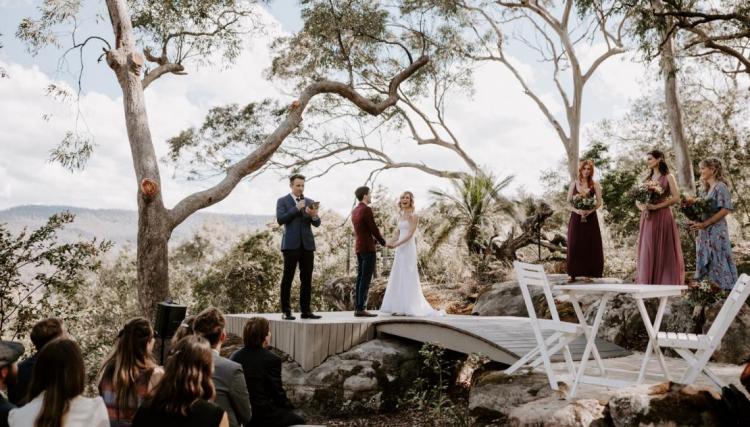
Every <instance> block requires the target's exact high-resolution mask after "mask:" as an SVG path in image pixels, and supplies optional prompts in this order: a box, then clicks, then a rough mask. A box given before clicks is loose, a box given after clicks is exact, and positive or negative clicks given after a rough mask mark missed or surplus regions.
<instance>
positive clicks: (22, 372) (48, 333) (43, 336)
mask: <svg viewBox="0 0 750 427" xmlns="http://www.w3.org/2000/svg"><path fill="white" fill-rule="evenodd" d="M64 333H65V329H64V328H63V322H62V320H60V319H57V318H54V317H50V318H48V319H43V320H40V321H38V322H36V324H34V327H32V328H31V343H32V344H34V348H35V349H36V353H34V354H33V355H32V356H31V357H29V358H28V359H24V360H23V361H22V362H21V363H19V364H18V381H16V384H15V385H13V386H8V400H10V401H11V402H12V403H13V404H14V405H16V406H21V405H24V404H26V402H27V401H28V396H27V394H28V393H29V386H30V385H31V373H32V372H34V365H36V358H37V355H38V354H39V352H40V351H41V350H42V347H44V346H45V345H46V344H47V343H48V342H50V341H52V340H53V339H55V338H58V337H61V336H62V335H63V334H64Z"/></svg>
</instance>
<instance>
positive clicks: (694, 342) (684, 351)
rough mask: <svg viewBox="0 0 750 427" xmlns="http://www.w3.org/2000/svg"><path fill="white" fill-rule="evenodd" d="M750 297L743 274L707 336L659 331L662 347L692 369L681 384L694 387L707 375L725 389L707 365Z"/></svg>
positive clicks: (749, 278)
mask: <svg viewBox="0 0 750 427" xmlns="http://www.w3.org/2000/svg"><path fill="white" fill-rule="evenodd" d="M748 295H750V276H748V275H747V274H743V275H742V276H740V278H739V279H738V280H737V283H736V284H735V285H734V288H732V292H730V293H729V296H728V297H727V300H726V301H724V305H723V306H722V307H721V310H720V311H719V314H717V315H716V319H714V322H713V323H712V324H711V328H710V329H709V330H708V332H707V333H706V334H705V335H698V334H687V333H675V332H659V333H658V334H657V335H656V341H657V343H658V344H659V347H662V348H665V347H669V348H672V349H673V350H674V351H675V352H677V354H679V355H680V356H682V358H683V359H685V361H686V362H687V363H688V369H687V371H686V372H685V375H683V376H682V379H681V380H680V382H681V383H683V384H692V383H693V382H695V380H696V379H697V378H698V375H700V374H701V372H703V373H705V374H706V376H707V377H708V378H710V379H711V381H713V382H714V383H715V384H716V385H717V386H718V387H719V388H721V387H723V386H724V383H723V382H722V381H721V380H719V378H718V377H717V376H716V374H714V373H713V372H711V370H710V369H708V367H707V366H706V364H707V363H708V360H709V359H710V358H711V355H712V354H713V353H714V351H715V350H716V348H717V347H718V346H719V344H721V339H722V338H723V337H724V334H725V333H726V332H727V330H728V329H729V326H730V325H731V324H732V322H733V321H734V318H735V317H736V316H737V313H739V311H740V309H741V308H742V306H743V305H744V304H745V300H747V297H748Z"/></svg>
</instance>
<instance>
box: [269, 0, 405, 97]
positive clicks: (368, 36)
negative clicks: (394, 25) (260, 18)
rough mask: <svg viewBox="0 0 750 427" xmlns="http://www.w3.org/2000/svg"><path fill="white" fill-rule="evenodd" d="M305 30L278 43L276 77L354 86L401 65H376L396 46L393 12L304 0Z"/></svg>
mask: <svg viewBox="0 0 750 427" xmlns="http://www.w3.org/2000/svg"><path fill="white" fill-rule="evenodd" d="M301 5H302V12H301V14H302V19H303V21H304V26H303V28H302V30H301V31H299V32H298V33H296V34H294V35H292V36H288V37H282V38H280V39H278V40H276V42H274V45H273V47H274V49H275V50H276V57H275V58H274V59H273V63H272V66H271V69H270V75H271V76H272V77H276V78H280V79H284V80H294V81H297V82H299V84H300V86H305V85H307V84H309V83H310V82H313V81H318V80H322V79H327V78H336V76H338V75H342V76H344V77H343V79H342V80H345V81H348V82H349V83H350V84H351V85H354V84H355V81H354V80H355V77H358V79H357V80H358V81H357V83H360V82H361V81H362V80H366V79H368V77H369V78H374V79H375V81H377V78H378V77H383V78H385V77H384V74H383V71H385V72H386V73H387V71H386V70H380V69H379V67H382V66H384V67H387V68H390V69H393V67H394V66H395V67H399V66H398V64H397V62H396V61H383V62H380V61H378V58H383V57H386V56H388V55H386V52H387V51H389V50H391V49H392V48H393V46H397V44H391V43H389V42H388V41H389V40H394V39H395V35H394V34H393V33H392V32H391V31H390V30H389V29H388V27H387V25H386V24H387V22H388V18H389V13H388V11H387V10H385V8H384V6H383V5H382V4H381V3H380V2H373V1H369V0H348V1H328V0H326V1H323V0H302V1H301Z"/></svg>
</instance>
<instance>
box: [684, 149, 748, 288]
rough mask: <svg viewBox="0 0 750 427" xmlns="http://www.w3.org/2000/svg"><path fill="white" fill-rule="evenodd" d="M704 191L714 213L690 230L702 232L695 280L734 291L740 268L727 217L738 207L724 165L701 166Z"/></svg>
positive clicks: (716, 161) (697, 242)
mask: <svg viewBox="0 0 750 427" xmlns="http://www.w3.org/2000/svg"><path fill="white" fill-rule="evenodd" d="M700 169H701V181H702V183H703V186H702V187H703V188H702V191H701V194H700V196H701V197H703V198H706V199H709V200H712V201H713V205H714V212H712V213H708V214H705V215H704V216H703V221H702V222H694V223H693V224H692V225H691V227H690V228H692V229H693V230H698V237H697V239H696V240H695V249H696V251H695V252H696V260H695V279H696V280H702V279H708V280H711V281H712V282H715V283H716V284H718V285H719V286H721V288H722V289H732V287H733V286H734V283H735V282H736V281H737V267H736V266H735V264H734V260H733V259H732V245H731V242H730V240H729V229H728V227H727V220H726V218H725V217H726V216H727V215H729V214H730V213H731V212H732V211H733V210H734V207H733V205H732V199H731V195H730V194H729V188H728V187H727V184H726V183H725V182H724V176H723V167H722V165H721V161H720V160H719V159H716V158H708V159H705V160H703V161H701V162H700Z"/></svg>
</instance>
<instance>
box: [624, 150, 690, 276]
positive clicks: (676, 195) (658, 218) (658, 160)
mask: <svg viewBox="0 0 750 427" xmlns="http://www.w3.org/2000/svg"><path fill="white" fill-rule="evenodd" d="M646 164H647V165H648V168H649V174H648V177H647V178H646V180H652V181H655V182H656V183H658V184H659V185H660V186H661V188H662V189H663V190H664V192H663V194H662V196H661V198H660V200H658V201H657V202H656V203H653V204H651V203H648V204H645V205H644V204H641V203H638V202H636V206H638V209H640V210H641V225H640V231H639V233H638V254H637V258H636V283H640V284H654V285H682V284H684V283H685V262H684V260H683V258H682V247H681V246H680V233H679V231H678V230H677V223H676V222H675V220H674V216H673V215H672V209H671V206H672V205H674V204H676V203H678V202H679V201H680V192H679V190H678V188H677V182H676V181H675V179H674V176H673V175H672V174H670V173H669V166H667V162H666V161H665V160H664V153H662V152H661V151H659V150H653V151H651V152H649V153H648V154H647V155H646Z"/></svg>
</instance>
